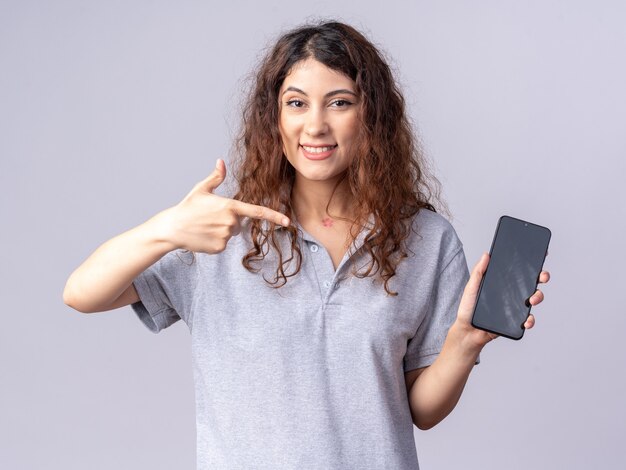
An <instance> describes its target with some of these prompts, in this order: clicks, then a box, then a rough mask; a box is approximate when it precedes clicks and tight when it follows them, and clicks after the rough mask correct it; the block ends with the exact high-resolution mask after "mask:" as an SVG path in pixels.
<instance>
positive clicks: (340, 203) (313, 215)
mask: <svg viewBox="0 0 626 470" xmlns="http://www.w3.org/2000/svg"><path fill="white" fill-rule="evenodd" d="M336 185H337V180H334V181H311V180H304V179H299V178H297V177H296V180H295V182H294V185H293V189H292V191H291V201H292V205H293V209H294V211H295V215H296V218H297V219H298V221H299V222H300V223H301V224H305V223H314V224H315V225H317V224H320V225H321V226H323V227H329V228H330V227H332V226H333V224H334V223H335V222H336V221H337V220H339V218H347V219H350V220H352V218H353V217H354V215H353V207H354V199H353V198H352V195H351V194H350V191H349V189H348V184H347V182H346V180H345V178H344V179H342V180H341V182H340V183H339V185H338V186H337V188H336V189H335V186H336ZM331 198H332V199H331ZM329 201H330V204H329ZM326 207H328V211H327V210H326Z"/></svg>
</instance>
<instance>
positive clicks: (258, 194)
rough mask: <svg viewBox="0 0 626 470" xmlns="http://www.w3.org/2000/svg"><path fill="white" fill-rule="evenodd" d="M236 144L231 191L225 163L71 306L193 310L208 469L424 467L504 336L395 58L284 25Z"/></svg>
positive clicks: (157, 326) (76, 285)
mask: <svg viewBox="0 0 626 470" xmlns="http://www.w3.org/2000/svg"><path fill="white" fill-rule="evenodd" d="M239 143H240V150H241V151H240V156H241V158H240V161H239V162H238V163H237V165H236V176H237V182H238V186H237V189H236V194H234V195H231V197H229V196H228V195H224V194H219V192H220V190H221V189H222V188H219V187H220V184H221V183H222V182H223V181H224V179H225V176H226V166H225V163H224V162H223V161H222V160H218V162H217V166H216V168H215V170H214V171H213V173H212V174H211V175H209V176H208V177H207V178H206V179H204V180H203V181H201V182H200V183H198V184H197V185H196V186H195V187H194V188H193V189H192V190H191V192H190V193H189V194H188V195H187V196H186V197H185V198H184V199H183V200H182V201H181V202H180V203H179V204H177V205H176V206H174V207H171V208H169V209H166V210H164V211H162V212H160V213H158V214H157V215H155V216H154V217H153V218H151V219H150V220H148V221H147V222H145V223H143V224H141V225H139V226H138V227H136V228H133V229H132V230H129V231H128V232H125V233H123V234H121V235H118V236H117V237H115V238H113V239H111V240H109V241H107V242H106V243H104V244H103V245H102V246H100V247H99V248H98V249H97V250H96V251H95V252H94V253H93V254H92V255H91V256H90V257H89V258H88V259H87V260H86V261H85V262H84V263H83V264H82V265H81V266H80V267H79V268H78V269H77V270H76V271H75V272H74V273H73V274H72V275H71V277H70V278H69V280H68V283H67V286H66V288H65V292H64V299H65V302H66V303H67V304H68V305H70V306H71V307H73V308H75V309H77V310H79V311H82V312H97V311H104V310H111V309H114V308H119V307H122V306H124V305H129V304H131V305H132V308H133V310H134V311H135V312H136V313H137V315H138V316H139V318H140V319H141V320H142V321H143V322H144V323H145V324H146V325H147V326H148V327H149V328H150V329H151V330H152V331H154V332H158V331H160V330H161V329H163V328H166V327H168V326H169V325H171V324H172V323H174V322H176V321H178V320H179V319H183V321H185V323H186V324H187V325H188V327H189V329H190V332H191V335H192V347H193V364H194V378H195V384H196V408H197V437H198V442H197V445H198V456H197V459H198V468H200V469H209V468H210V469H218V468H219V469H231V468H232V469H242V468H254V469H353V468H354V469H356V468H358V469H366V468H376V469H381V468H385V469H387V468H389V469H416V468H418V462H417V455H416V450H415V444H414V440H413V424H415V425H416V426H418V427H419V428H420V429H428V428H430V427H432V426H434V425H436V424H437V423H438V422H440V421H441V420H442V419H443V418H444V417H445V416H446V415H447V414H448V413H450V411H451V410H452V409H453V408H454V406H455V405H456V403H457V401H458V399H459V397H460V395H461V392H462V390H463V387H464V384H465V382H466V380H467V377H468V375H469V373H470V371H471V370H472V367H473V366H474V364H475V363H476V362H477V358H478V355H479V353H480V351H481V349H482V348H483V346H484V345H485V344H487V343H488V342H489V341H490V340H492V339H493V337H494V336H492V335H489V334H487V333H485V332H483V331H480V330H476V329H474V328H472V326H471V325H470V315H471V310H472V307H473V305H474V301H475V297H476V293H477V290H478V286H479V284H480V280H481V276H482V273H483V272H484V270H485V268H486V266H487V263H488V256H487V255H483V257H482V258H481V260H480V261H479V262H478V264H477V265H476V267H475V268H474V271H473V272H472V275H471V277H469V276H468V271H467V265H466V261H465V256H464V253H463V248H462V245H461V242H460V241H459V239H458V238H457V236H456V233H455V232H454V229H453V228H452V227H451V225H450V224H449V223H448V222H447V221H446V220H445V219H444V218H443V217H441V216H440V215H438V214H437V213H436V212H435V211H434V209H435V207H434V203H436V201H435V200H434V198H433V196H432V194H433V191H432V188H431V186H430V183H429V180H428V179H427V178H426V176H425V173H424V164H423V160H422V157H421V155H420V153H419V151H418V148H417V147H416V145H415V141H414V137H413V135H412V132H411V128H410V126H409V124H408V121H407V118H406V115H405V110H404V101H403V98H402V96H401V94H400V92H399V90H398V88H397V86H396V84H395V83H394V80H393V77H392V75H391V73H390V70H389V67H388V66H387V64H386V63H385V61H384V59H383V58H382V57H381V54H380V53H379V51H378V50H377V49H376V48H375V47H374V46H373V45H372V44H371V43H370V42H369V41H368V40H367V39H366V38H365V37H364V36H363V35H361V34H360V33H359V32H357V31H356V30H354V29H353V28H351V27H350V26H348V25H345V24H341V23H336V22H329V23H322V24H317V25H307V26H303V27H300V28H298V29H295V30H292V31H290V32H288V33H287V34H285V35H283V36H282V37H281V38H280V39H279V40H278V41H277V43H276V44H275V46H274V48H273V49H272V50H271V51H270V52H269V54H268V55H267V56H266V58H265V59H264V60H263V61H262V63H261V65H260V67H259V70H258V74H257V76H256V83H255V84H254V86H253V88H252V90H251V94H250V98H249V101H248V105H247V106H246V108H245V111H244V118H243V131H242V136H241V139H240V142H239ZM548 278H549V275H548V273H547V272H542V274H541V276H540V280H541V282H547V281H548ZM542 299H543V295H542V293H541V292H540V291H537V292H536V293H535V294H534V295H533V296H532V298H531V300H530V302H531V304H533V305H536V304H538V303H539V302H541V301H542ZM533 324H534V317H533V316H532V315H531V316H530V317H529V319H528V321H527V322H526V325H525V326H526V328H531V327H532V326H533Z"/></svg>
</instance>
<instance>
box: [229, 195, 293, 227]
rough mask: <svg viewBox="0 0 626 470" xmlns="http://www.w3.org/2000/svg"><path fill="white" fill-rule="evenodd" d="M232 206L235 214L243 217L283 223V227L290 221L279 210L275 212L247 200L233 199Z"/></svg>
mask: <svg viewBox="0 0 626 470" xmlns="http://www.w3.org/2000/svg"><path fill="white" fill-rule="evenodd" d="M232 208H233V210H234V211H235V213H236V214H237V215H240V216H243V217H251V218H253V219H262V220H267V221H269V222H274V223H275V224H278V225H283V226H285V227H288V226H289V224H290V223H291V222H290V221H289V218H288V217H287V216H286V215H284V214H281V213H280V212H277V211H275V210H273V209H270V208H268V207H263V206H257V205H254V204H248V203H247V202H242V201H237V200H235V199H233V206H232Z"/></svg>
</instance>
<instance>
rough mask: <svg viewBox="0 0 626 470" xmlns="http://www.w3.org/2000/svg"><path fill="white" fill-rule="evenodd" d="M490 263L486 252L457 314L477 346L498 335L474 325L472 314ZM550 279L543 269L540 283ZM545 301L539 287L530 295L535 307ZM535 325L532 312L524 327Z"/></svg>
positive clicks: (461, 326) (477, 264) (471, 279)
mask: <svg viewBox="0 0 626 470" xmlns="http://www.w3.org/2000/svg"><path fill="white" fill-rule="evenodd" d="M488 264H489V255H488V254H487V253H484V254H483V255H482V256H481V258H480V260H479V261H478V263H476V266H474V269H473V270H472V273H471V275H470V279H469V281H468V282H467V285H466V286H465V290H464V291H463V297H461V303H460V304H459V311H458V315H457V324H458V327H460V328H461V329H462V330H464V331H465V333H466V335H467V337H468V339H469V340H470V341H471V342H472V343H473V344H474V345H475V346H477V347H479V348H482V347H483V346H484V345H485V344H487V343H488V342H489V341H491V340H493V339H495V338H497V337H498V335H496V334H493V333H488V332H486V331H483V330H479V329H478V328H474V327H473V326H472V314H473V312H474V305H475V304H476V297H477V296H478V289H479V288H480V281H481V280H482V278H483V275H484V274H485V270H486V269H487V265H488ZM549 280H550V273H549V272H548V271H541V273H540V274H539V283H540V284H545V283H547V282H548V281H549ZM542 301H543V292H541V291H540V290H539V289H537V290H536V291H535V293H534V294H533V295H532V296H531V297H530V299H529V302H530V304H531V305H532V306H533V307H534V306H536V305H539V304H540V303H541V302H542ZM533 326H535V316H534V315H533V314H532V313H531V314H530V315H529V316H528V319H527V320H526V323H524V328H526V329H530V328H532V327H533Z"/></svg>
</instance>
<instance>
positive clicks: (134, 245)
mask: <svg viewBox="0 0 626 470" xmlns="http://www.w3.org/2000/svg"><path fill="white" fill-rule="evenodd" d="M164 216H165V213H164V212H161V213H159V214H157V215H156V216H154V217H153V218H152V219H150V220H148V221H147V222H145V223H143V224H141V225H139V226H137V227H135V228H133V229H131V230H128V231H127V232H124V233H122V234H120V235H118V236H116V237H114V238H112V239H110V240H108V241H107V242H105V243H103V244H102V245H101V246H100V247H98V249H97V250H96V251H94V252H93V253H92V254H91V256H89V258H87V260H86V261H85V262H84V263H83V264H81V265H80V266H79V267H78V268H77V269H76V270H75V271H74V272H73V273H72V274H71V276H70V277H69V279H68V280H67V283H66V284H65V290H64V291H63V301H64V302H65V303H66V304H67V305H69V306H70V307H72V308H73V309H75V310H78V311H79V312H83V313H93V312H103V311H105V310H112V309H115V308H119V307H123V306H125V305H129V304H132V303H135V302H137V301H139V296H138V295H137V291H136V290H135V287H134V286H133V280H134V279H135V278H136V277H137V276H138V275H139V274H141V273H142V272H143V271H145V270H146V269H147V268H148V267H150V266H152V265H153V264H154V263H156V262H157V261H158V260H159V259H161V258H162V257H163V256H165V254H167V253H168V252H170V251H172V250H173V249H175V248H176V247H175V246H174V245H173V244H172V242H170V241H168V240H166V239H164V237H162V236H161V235H160V233H161V232H160V231H159V224H160V222H161V219H163V218H164Z"/></svg>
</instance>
